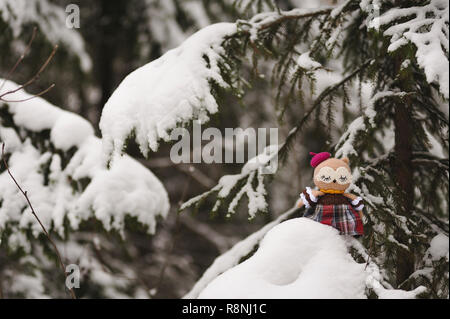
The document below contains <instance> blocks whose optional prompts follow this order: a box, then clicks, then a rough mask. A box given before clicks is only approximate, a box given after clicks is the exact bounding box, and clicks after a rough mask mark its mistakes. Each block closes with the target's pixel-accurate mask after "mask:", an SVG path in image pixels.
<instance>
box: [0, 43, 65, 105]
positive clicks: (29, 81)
mask: <svg viewBox="0 0 450 319" xmlns="http://www.w3.org/2000/svg"><path fill="white" fill-rule="evenodd" d="M57 49H58V45H55V46H54V47H53V50H52V52H51V53H50V55H49V57H48V58H47V60H45V62H44V64H43V65H42V66H41V67H40V69H39V70H38V71H37V73H36V74H35V75H34V76H33V77H32V78H31V79H29V80H28V81H27V82H26V83H25V84H22V85H20V86H19V87H17V88H15V89H13V90H9V91H7V92H5V93H3V94H0V100H4V99H3V97H4V96H6V95H9V94H13V93H16V92H17V91H20V90H22V89H24V88H26V87H27V86H29V85H30V84H32V83H34V82H35V81H36V80H37V79H39V77H40V75H41V73H42V72H43V71H44V70H45V68H46V67H47V66H48V64H49V63H50V61H51V60H52V59H53V57H54V56H55V53H56V50H57ZM53 86H54V85H51V86H50V87H49V88H47V89H46V90H44V91H45V92H48V91H49V90H50V89H51V88H53ZM45 92H44V93H45ZM44 93H42V92H41V93H40V95H42V94H44Z"/></svg>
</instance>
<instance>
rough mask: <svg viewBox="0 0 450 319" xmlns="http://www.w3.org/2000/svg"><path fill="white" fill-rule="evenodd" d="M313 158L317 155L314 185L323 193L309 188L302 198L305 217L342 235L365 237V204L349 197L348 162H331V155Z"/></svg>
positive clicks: (313, 163) (350, 195) (301, 203)
mask: <svg viewBox="0 0 450 319" xmlns="http://www.w3.org/2000/svg"><path fill="white" fill-rule="evenodd" d="M310 155H313V158H312V159H311V166H312V167H314V184H315V185H316V186H317V187H318V188H319V190H312V189H311V188H310V187H306V189H305V190H304V191H303V192H302V193H301V194H300V200H299V202H298V207H302V206H303V205H305V207H306V212H305V214H304V215H303V217H307V218H311V219H313V220H315V221H317V222H319V223H322V224H325V225H329V226H332V227H334V228H336V229H338V230H339V231H340V234H341V235H350V236H355V237H359V236H361V235H363V234H364V230H363V224H362V209H363V207H364V204H363V201H362V199H361V197H357V196H355V195H353V194H349V193H345V190H346V189H347V188H348V187H349V186H350V184H351V182H352V174H351V173H350V167H349V165H348V163H349V161H348V158H341V159H337V158H331V154H330V153H327V152H322V153H318V154H316V153H312V152H311V153H310Z"/></svg>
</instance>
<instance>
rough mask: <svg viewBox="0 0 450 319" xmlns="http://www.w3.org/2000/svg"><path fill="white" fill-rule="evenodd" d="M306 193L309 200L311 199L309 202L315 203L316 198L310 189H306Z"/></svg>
mask: <svg viewBox="0 0 450 319" xmlns="http://www.w3.org/2000/svg"><path fill="white" fill-rule="evenodd" d="M306 192H307V193H308V195H309V198H311V201H313V202H314V203H317V197H316V196H314V195H313V194H312V191H311V187H306Z"/></svg>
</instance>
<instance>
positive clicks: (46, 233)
mask: <svg viewBox="0 0 450 319" xmlns="http://www.w3.org/2000/svg"><path fill="white" fill-rule="evenodd" d="M2 161H3V164H4V165H5V168H6V170H7V172H8V175H9V176H10V177H11V179H12V180H13V181H14V184H16V186H17V188H18V189H19V191H20V192H21V193H22V195H23V196H24V197H25V199H26V201H27V203H28V206H29V207H30V210H31V214H32V215H33V216H34V218H35V219H36V220H37V222H38V223H39V225H40V226H41V229H42V231H43V232H44V234H45V236H46V237H47V239H48V241H49V242H50V244H51V245H52V246H53V249H54V251H55V254H56V257H57V258H58V262H59V265H60V266H61V270H62V271H63V273H64V277H65V278H66V279H67V273H66V266H65V265H64V262H63V261H62V258H61V254H60V252H59V250H58V247H57V246H56V244H55V242H54V241H53V240H52V238H51V237H50V234H49V233H48V232H47V229H46V228H45V226H44V225H43V224H42V222H41V220H40V219H39V217H38V215H37V213H36V211H35V210H34V208H33V205H32V204H31V201H30V199H29V197H28V193H27V191H24V190H23V189H22V187H21V186H20V184H19V183H18V182H17V180H16V179H15V178H14V175H13V174H12V173H11V171H10V169H9V166H8V162H7V161H6V157H5V143H3V144H2ZM67 289H68V290H69V292H70V295H71V297H72V299H76V298H77V297H76V295H75V292H74V291H73V288H69V287H67Z"/></svg>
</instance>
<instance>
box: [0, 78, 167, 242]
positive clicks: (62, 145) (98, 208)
mask: <svg viewBox="0 0 450 319" xmlns="http://www.w3.org/2000/svg"><path fill="white" fill-rule="evenodd" d="M0 82H3V80H2V79H0ZM17 86H18V85H17V84H15V83H13V82H11V81H6V82H5V85H4V86H3V88H2V92H7V91H10V90H12V89H14V88H17ZM6 97H7V98H8V99H11V100H24V99H27V98H29V97H31V95H29V94H27V93H26V92H24V91H23V90H20V91H18V92H16V93H14V94H10V95H7V96H5V98H6ZM7 105H8V110H9V112H10V113H11V114H12V116H13V120H14V122H15V124H16V125H17V126H18V127H19V128H20V130H23V129H26V130H29V131H33V132H36V133H39V132H42V131H45V130H48V131H50V140H49V141H47V142H46V144H47V146H48V144H49V143H50V142H51V143H52V144H53V146H54V147H55V148H56V149H59V150H61V151H63V153H61V154H58V153H56V152H55V153H52V152H50V151H47V152H45V151H42V150H40V149H38V148H37V147H36V146H35V145H33V144H32V143H31V140H30V139H29V138H25V139H24V138H23V137H21V136H19V135H18V133H17V132H16V131H14V130H13V129H12V128H7V127H0V140H1V141H2V142H5V145H6V148H5V151H6V152H7V153H11V157H10V158H9V167H10V169H11V171H12V173H13V175H14V176H15V178H16V179H17V180H18V182H19V183H20V185H21V186H22V187H23V189H25V190H26V191H28V196H29V198H30V200H31V202H32V204H33V206H34V208H35V210H36V212H37V213H38V215H39V218H40V219H41V221H42V222H43V224H44V225H45V226H46V227H47V228H48V229H51V228H53V229H54V230H55V231H57V232H58V233H59V234H60V235H61V236H63V235H64V226H63V223H64V219H65V218H67V219H68V221H69V222H70V226H71V227H72V228H73V229H78V227H79V224H80V222H81V221H83V220H86V219H88V218H91V217H95V218H96V219H97V220H99V221H100V222H101V223H102V224H103V226H104V228H105V229H106V230H116V231H118V232H120V233H122V232H123V229H124V221H125V218H126V217H127V216H129V217H134V218H136V219H137V220H138V221H139V222H140V223H142V224H143V225H145V226H147V227H148V232H149V233H154V231H155V226H156V219H157V217H158V216H161V217H165V216H166V215H167V213H168V211H169V198H168V195H167V192H166V190H165V189H164V186H163V185H162V183H161V182H160V181H159V180H158V179H157V178H156V176H155V175H153V173H152V172H151V171H150V170H148V169H147V168H145V167H144V166H142V165H141V164H139V163H138V162H137V161H136V160H134V159H132V158H131V157H129V156H120V157H119V158H117V159H116V160H115V161H114V163H113V164H112V166H111V168H110V169H108V168H107V167H106V166H105V164H104V161H103V153H102V144H101V140H100V139H99V138H97V137H95V135H94V130H93V128H92V126H91V125H90V124H89V122H87V121H86V120H84V119H83V118H81V117H80V116H78V115H75V114H73V113H71V112H67V111H64V110H61V109H59V108H58V107H56V106H53V105H51V104H50V103H48V102H47V101H45V100H44V99H42V98H39V97H36V98H33V99H31V100H28V101H25V102H8V103H7ZM20 130H19V134H21V132H20ZM72 147H75V148H74V149H75V150H76V151H75V153H74V154H73V156H72V157H70V159H69V160H68V163H67V164H66V165H64V164H63V161H64V160H65V161H67V159H64V158H63V157H62V156H65V155H66V154H65V151H67V150H69V149H70V148H72ZM46 166H48V167H49V175H48V183H46V182H45V179H44V174H43V168H44V167H46ZM83 181H84V183H85V184H84V185H83ZM74 187H75V188H74ZM0 202H1V207H0V230H1V229H4V228H5V227H7V225H9V226H11V227H12V228H13V229H15V230H20V229H22V230H25V229H28V228H29V227H31V229H32V230H33V233H34V235H38V234H39V233H41V229H40V226H39V225H38V223H37V222H36V220H35V219H34V217H33V216H32V214H31V212H30V209H29V207H28V205H27V204H26V202H25V199H24V197H23V195H22V194H20V193H19V191H18V189H17V187H16V185H15V184H14V183H13V181H12V180H11V178H10V176H9V175H8V174H7V172H6V171H4V172H2V173H1V174H0ZM20 238H22V237H17V238H16V245H18V246H26V241H25V238H22V239H23V240H21V243H20V242H19V241H18V240H20Z"/></svg>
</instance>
